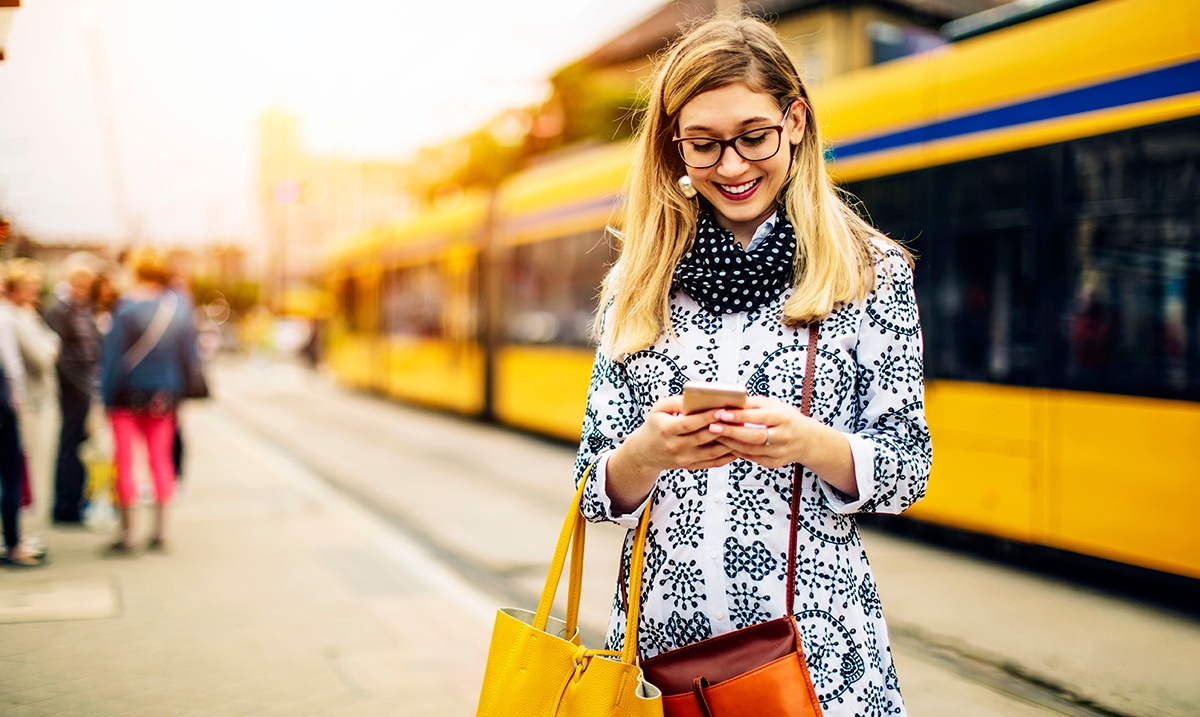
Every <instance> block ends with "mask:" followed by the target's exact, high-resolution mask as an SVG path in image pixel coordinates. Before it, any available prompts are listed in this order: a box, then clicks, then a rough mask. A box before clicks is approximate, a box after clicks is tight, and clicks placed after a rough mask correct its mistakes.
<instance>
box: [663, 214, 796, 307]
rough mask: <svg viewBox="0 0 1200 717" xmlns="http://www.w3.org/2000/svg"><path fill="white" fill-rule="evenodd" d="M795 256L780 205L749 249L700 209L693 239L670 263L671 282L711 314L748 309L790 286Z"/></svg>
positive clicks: (792, 237) (789, 227)
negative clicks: (770, 226)
mask: <svg viewBox="0 0 1200 717" xmlns="http://www.w3.org/2000/svg"><path fill="white" fill-rule="evenodd" d="M795 255H796V232H795V230H794V229H793V228H792V223H791V222H789V221H788V220H787V215H786V213H785V212H784V211H783V210H782V208H781V209H780V211H779V216H778V218H777V219H776V220H775V228H774V229H772V230H771V233H770V234H767V235H766V236H765V237H763V239H762V241H761V242H759V245H758V246H757V247H755V248H754V250H753V251H744V250H743V249H742V247H741V246H739V245H738V243H737V240H736V239H734V238H733V232H731V231H729V230H728V229H723V228H721V227H720V226H718V225H717V223H716V221H715V220H714V219H713V217H712V213H711V212H709V211H701V212H700V219H699V222H698V223H697V226H696V239H695V241H693V242H692V248H691V249H689V250H688V252H687V253H686V254H684V255H683V259H682V260H681V261H680V262H679V266H678V267H676V268H675V281H676V282H677V283H678V284H679V286H680V287H682V288H683V290H684V291H685V292H687V295H688V296H690V297H692V299H693V300H694V301H695V302H696V303H697V304H700V305H701V306H703V307H704V308H705V309H707V310H708V311H709V312H711V313H713V314H718V315H719V314H735V313H738V312H741V311H753V310H754V309H757V308H758V307H759V306H762V305H763V304H765V303H767V302H769V301H771V300H773V299H774V298H775V297H777V296H779V294H781V293H782V292H783V290H784V289H786V288H787V287H788V286H790V285H791V283H792V262H793V259H794V257H795Z"/></svg>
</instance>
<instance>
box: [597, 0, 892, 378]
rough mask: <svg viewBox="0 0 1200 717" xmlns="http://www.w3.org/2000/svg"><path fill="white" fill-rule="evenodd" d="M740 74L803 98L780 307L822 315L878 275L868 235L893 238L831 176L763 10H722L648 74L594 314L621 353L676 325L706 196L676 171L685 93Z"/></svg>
mask: <svg viewBox="0 0 1200 717" xmlns="http://www.w3.org/2000/svg"><path fill="white" fill-rule="evenodd" d="M735 82H741V83H744V84H745V85H746V86H747V87H749V88H750V89H751V90H753V91H755V92H762V93H766V94H769V95H771V96H772V97H774V98H775V99H776V100H777V101H778V103H779V107H780V110H781V111H782V110H783V109H784V108H786V107H787V106H788V105H789V104H790V103H792V102H794V101H795V100H797V99H798V100H800V101H801V102H800V107H799V108H798V109H797V111H801V112H804V120H805V122H804V135H803V138H802V139H801V141H800V144H798V145H796V146H795V147H794V149H793V152H792V162H791V168H790V170H789V172H788V178H787V181H786V182H785V183H784V187H783V189H782V190H781V194H782V197H783V204H784V206H785V210H786V211H787V215H788V219H789V220H790V221H791V223H792V226H793V227H794V228H795V230H796V258H795V272H794V277H795V278H794V279H793V292H792V295H791V297H790V298H789V299H788V300H787V302H786V303H785V304H784V307H783V321H784V323H786V324H788V325H789V326H798V325H802V324H807V323H809V322H812V321H819V320H821V319H823V318H825V317H826V316H828V315H829V314H830V313H831V312H832V311H833V310H834V308H835V307H836V306H837V305H838V304H839V303H844V302H848V301H853V300H856V299H861V298H863V297H865V296H866V295H867V294H868V293H870V291H871V290H872V288H873V287H874V280H875V272H874V262H875V258H876V256H877V254H878V249H877V248H876V247H875V245H874V243H873V241H872V240H874V239H882V240H883V241H885V242H888V243H891V242H890V240H888V239H886V237H883V236H882V235H881V234H880V233H879V232H877V231H876V230H875V229H874V228H873V227H872V226H871V225H870V224H868V223H867V222H865V221H863V219H862V218H860V217H859V216H858V214H856V213H855V212H854V210H853V209H851V208H850V207H849V206H847V205H846V203H845V202H844V201H842V198H841V195H840V194H839V190H838V189H837V188H836V187H835V186H834V185H833V183H832V182H831V181H830V179H829V175H828V174H827V173H826V171H825V158H824V146H823V144H822V141H821V133H820V125H819V124H818V123H817V120H816V117H815V116H814V113H813V110H812V103H811V102H810V101H809V99H808V92H807V90H805V89H804V83H803V82H801V80H800V74H799V73H798V72H797V71H796V66H795V65H794V64H793V63H792V60H791V58H790V57H788V54H787V52H786V50H784V48H783V44H782V42H780V39H779V35H778V34H777V33H776V32H775V30H774V29H772V28H771V27H770V26H769V25H767V24H766V23H764V22H763V21H761V20H759V19H757V18H754V17H751V16H749V15H745V14H742V13H740V12H733V13H722V14H720V15H717V16H715V17H713V18H710V19H708V20H705V21H703V22H701V23H700V24H698V25H697V26H695V27H693V28H692V29H691V30H690V31H689V32H687V33H686V34H685V35H684V36H683V37H682V38H680V39H679V40H678V41H677V42H676V43H675V44H674V45H673V46H672V47H671V49H670V50H668V51H667V53H666V55H665V56H664V57H663V58H662V59H661V61H660V62H659V65H658V67H657V70H656V72H655V74H654V77H653V79H652V83H651V86H650V97H649V102H648V104H647V107H646V111H645V117H644V118H643V121H642V124H641V126H640V128H639V130H638V132H637V135H636V137H635V139H634V143H635V144H634V159H633V167H632V169H631V171H630V173H629V176H628V178H627V179H626V184H625V222H624V228H623V230H616V229H613V228H610V231H611V232H612V233H613V234H614V236H616V237H617V239H618V242H619V246H620V258H619V259H618V260H617V263H616V264H615V265H614V266H613V268H612V270H611V271H609V273H608V276H607V277H605V279H604V288H603V290H602V292H601V297H600V309H599V311H600V314H601V316H600V320H598V321H597V322H596V325H597V330H598V332H599V334H600V336H599V338H600V346H601V349H602V351H603V352H604V354H605V355H606V356H608V357H609V358H612V359H614V360H620V359H622V358H624V357H625V356H628V355H629V354H631V353H634V352H636V351H640V350H642V349H644V348H647V347H649V346H651V345H652V344H654V342H656V341H658V339H659V338H660V337H661V336H663V334H664V333H666V332H668V331H670V330H671V323H670V308H669V306H668V303H669V300H670V292H671V281H672V277H673V275H674V271H675V267H676V265H677V264H678V263H679V261H680V259H681V258H682V257H683V255H684V254H685V253H686V252H687V250H688V249H689V248H690V246H691V243H692V240H693V237H694V235H695V231H696V222H697V219H698V217H699V211H700V206H699V201H700V200H699V199H695V200H692V199H688V198H687V197H685V196H684V195H683V194H682V193H681V192H680V190H679V187H678V185H677V183H676V180H677V179H678V178H679V177H680V176H681V175H682V174H684V172H685V171H686V168H685V166H684V164H683V161H682V160H681V159H680V157H679V155H678V154H677V153H676V151H675V149H674V147H673V146H672V144H671V138H672V136H673V135H674V133H675V130H676V123H677V121H678V118H679V113H680V110H682V108H683V106H684V105H685V104H687V103H688V101H689V100H691V99H692V98H693V97H695V96H696V95H699V94H701V93H703V92H707V91H709V90H715V89H717V88H719V87H724V86H725V85H729V84H733V83H735ZM898 248H899V249H900V251H901V252H904V255H905V256H906V257H907V258H909V261H910V262H911V257H909V255H908V253H907V252H906V251H905V250H904V248H903V247H898ZM610 305H611V308H610ZM606 310H607V314H606Z"/></svg>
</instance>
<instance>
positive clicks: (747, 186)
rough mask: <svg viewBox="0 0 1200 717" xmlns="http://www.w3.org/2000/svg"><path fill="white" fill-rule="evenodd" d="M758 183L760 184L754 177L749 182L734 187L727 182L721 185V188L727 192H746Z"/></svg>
mask: <svg viewBox="0 0 1200 717" xmlns="http://www.w3.org/2000/svg"><path fill="white" fill-rule="evenodd" d="M756 184H758V180H757V179H754V180H751V181H749V182H746V183H745V184H738V185H736V186H733V187H731V186H729V185H727V184H722V185H720V186H721V189H724V190H725V191H726V192H729V193H730V194H745V193H746V192H748V191H750V190H751V189H753V188H754V185H756Z"/></svg>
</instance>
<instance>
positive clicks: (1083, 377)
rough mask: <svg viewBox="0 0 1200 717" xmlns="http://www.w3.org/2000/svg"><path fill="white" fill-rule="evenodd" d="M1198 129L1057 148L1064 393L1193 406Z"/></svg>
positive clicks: (1198, 319) (1199, 273)
mask: <svg viewBox="0 0 1200 717" xmlns="http://www.w3.org/2000/svg"><path fill="white" fill-rule="evenodd" d="M1198 131H1200V122H1197V121H1196V120H1190V121H1188V122H1181V123H1174V124H1170V125H1164V126H1159V127H1151V128H1145V129H1139V130H1132V131H1128V132H1123V133H1120V134H1115V135H1109V136H1106V137H1099V138H1093V139H1088V140H1081V141H1078V142H1073V143H1070V144H1069V145H1067V147H1066V154H1067V162H1066V167H1067V177H1066V180H1067V183H1068V188H1067V196H1068V198H1069V202H1070V205H1069V207H1068V209H1069V212H1068V214H1067V226H1065V227H1064V228H1063V231H1062V235H1063V236H1064V238H1065V242H1064V246H1063V252H1064V256H1063V257H1062V259H1061V261H1063V263H1064V265H1065V269H1066V271H1065V274H1066V276H1067V277H1068V278H1069V284H1068V285H1067V286H1066V287H1064V289H1063V291H1064V294H1063V297H1062V300H1061V304H1060V306H1061V314H1060V322H1059V324H1060V341H1061V344H1062V345H1063V351H1062V354H1063V355H1064V356H1065V359H1066V361H1065V367H1064V369H1063V375H1062V377H1061V381H1062V383H1063V385H1065V386H1066V387H1068V388H1074V389H1079V390H1087V391H1104V392H1116V393H1131V394H1139V395H1148V396H1161V397H1167V398H1189V399H1193V400H1195V399H1197V398H1200V213H1198V212H1197V207H1200V138H1198V137H1197V135H1196V133H1197V132H1198Z"/></svg>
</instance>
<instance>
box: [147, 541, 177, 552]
mask: <svg viewBox="0 0 1200 717" xmlns="http://www.w3.org/2000/svg"><path fill="white" fill-rule="evenodd" d="M146 550H148V551H150V552H152V553H169V552H171V544H170V543H168V542H167V541H165V540H163V539H162V538H151V539H150V541H149V542H148V543H146Z"/></svg>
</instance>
